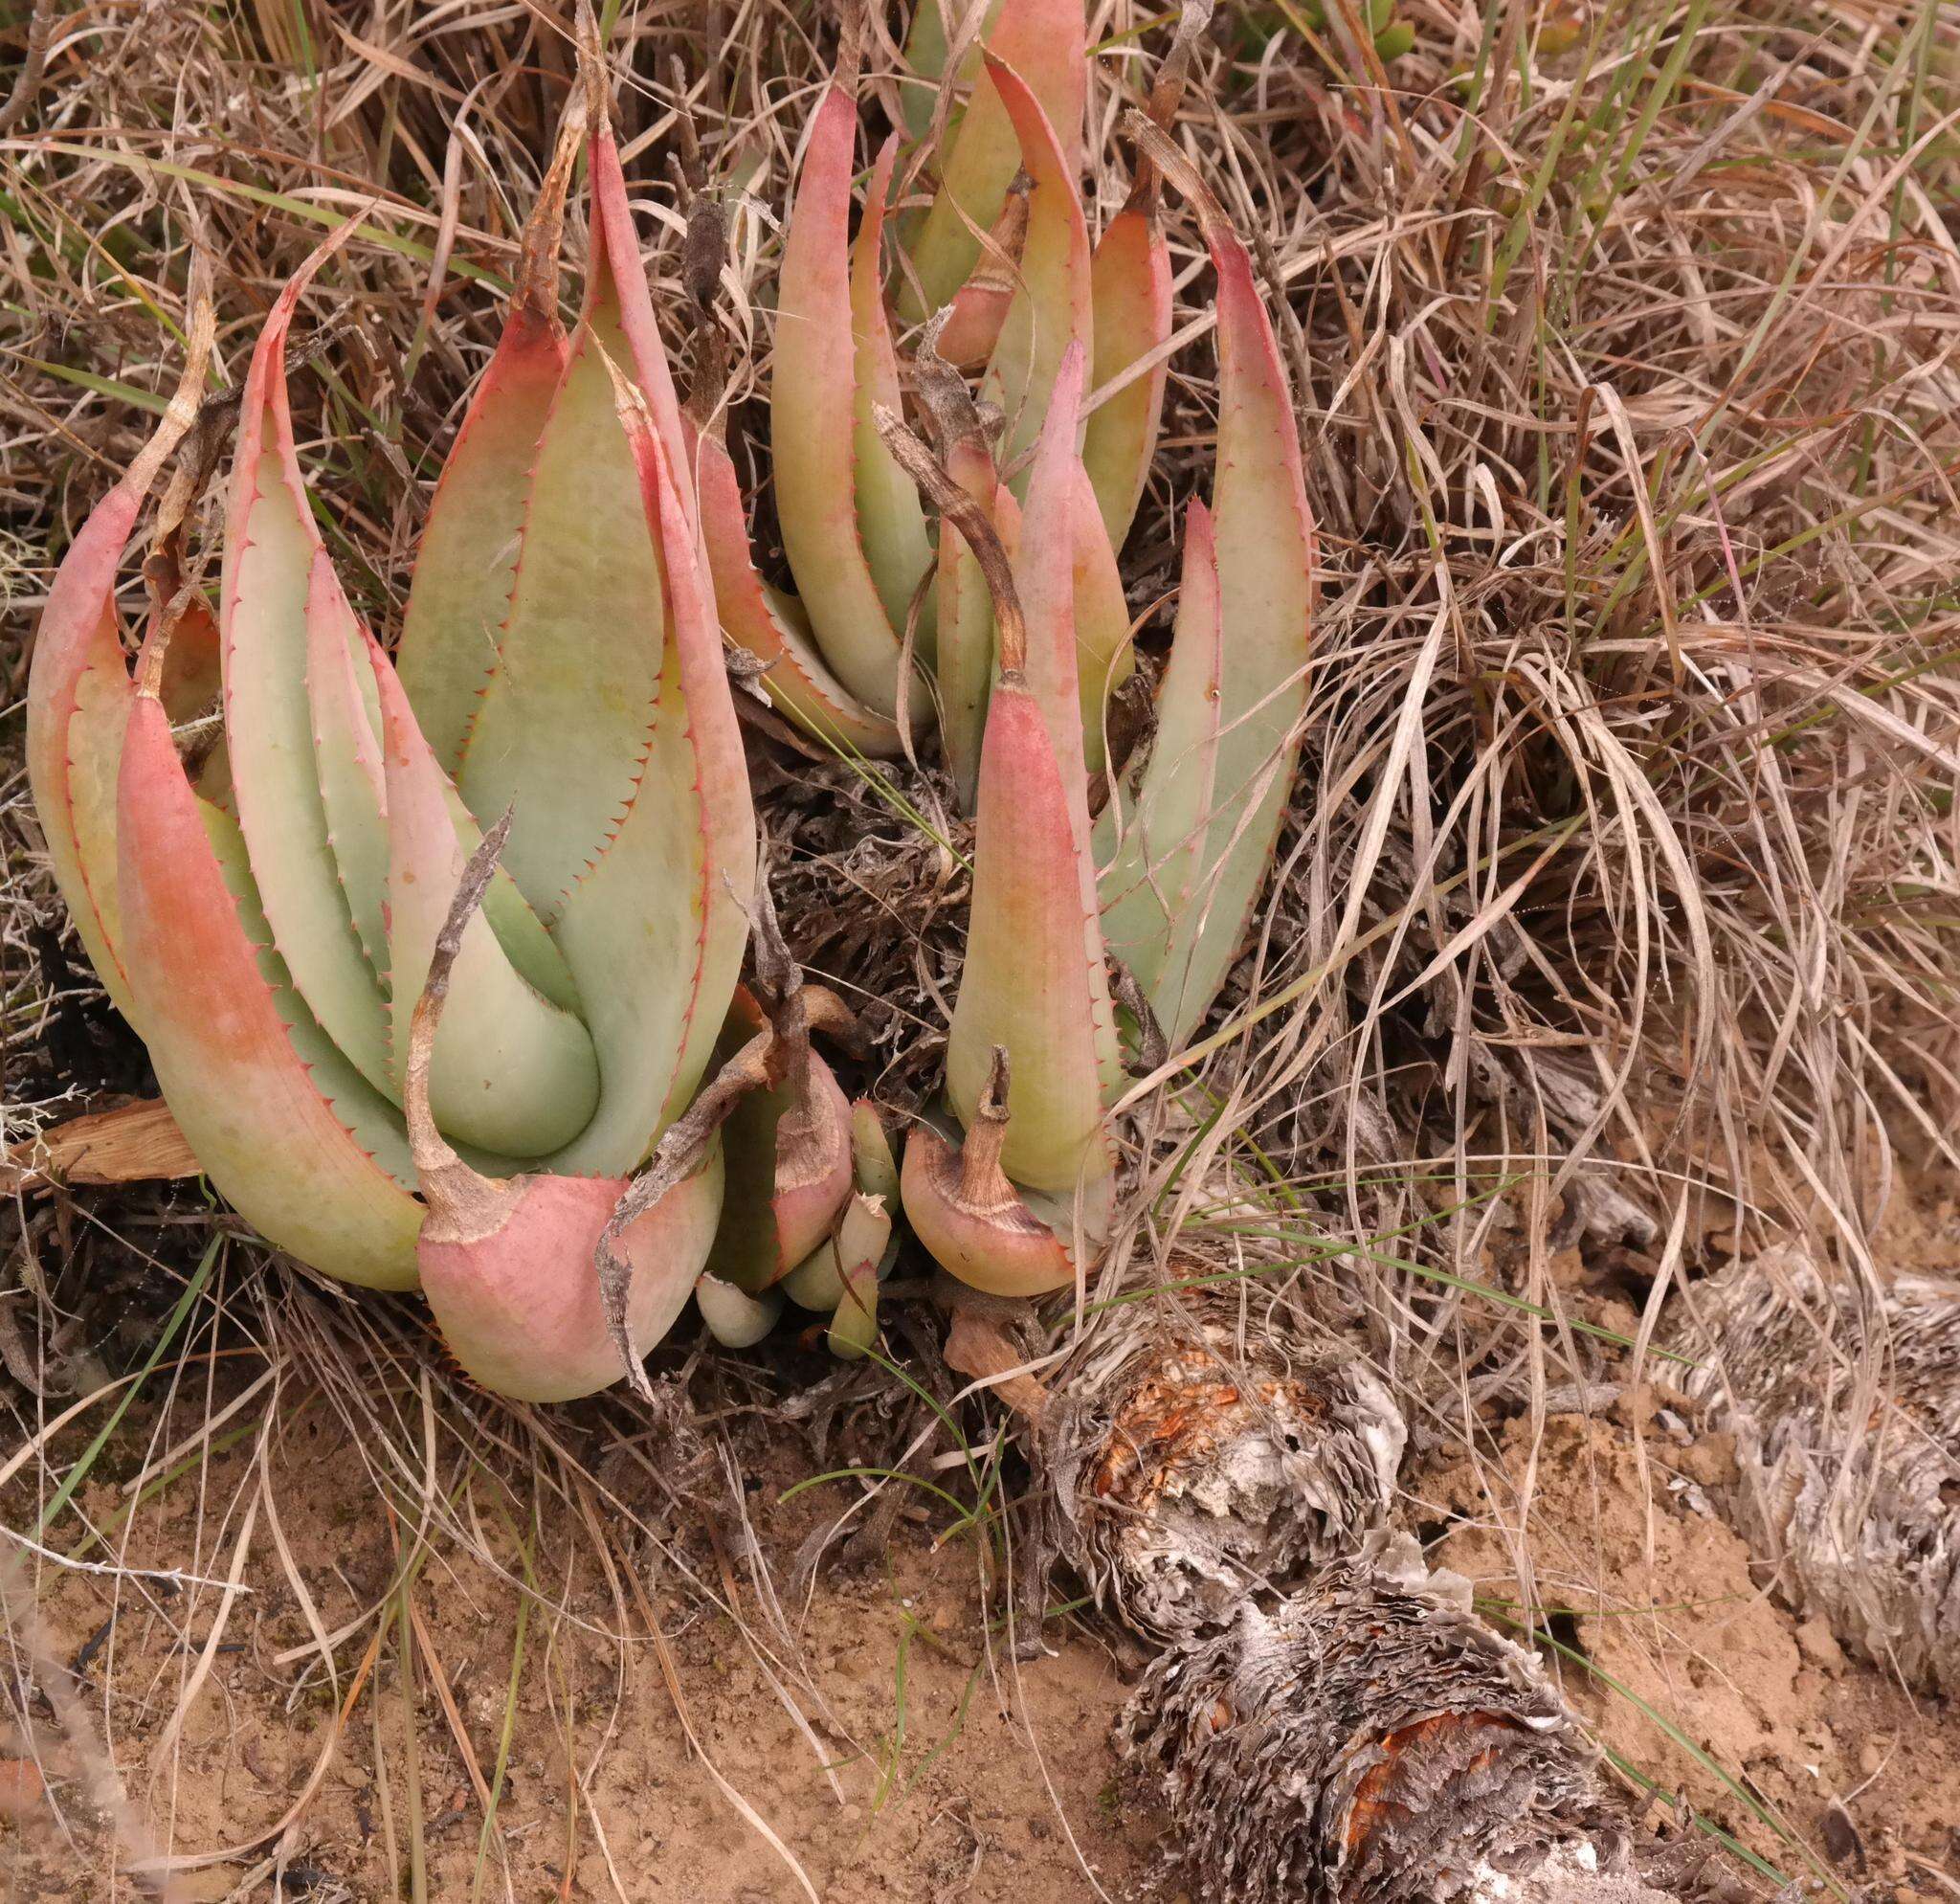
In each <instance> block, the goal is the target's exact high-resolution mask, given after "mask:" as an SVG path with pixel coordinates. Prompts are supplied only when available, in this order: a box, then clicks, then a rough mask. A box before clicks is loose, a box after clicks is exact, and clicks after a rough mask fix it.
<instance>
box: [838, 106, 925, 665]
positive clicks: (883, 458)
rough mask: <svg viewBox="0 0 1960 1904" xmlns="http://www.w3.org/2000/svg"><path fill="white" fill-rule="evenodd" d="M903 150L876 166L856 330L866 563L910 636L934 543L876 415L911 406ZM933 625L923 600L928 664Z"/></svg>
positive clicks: (921, 649)
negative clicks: (899, 312) (896, 310)
mask: <svg viewBox="0 0 1960 1904" xmlns="http://www.w3.org/2000/svg"><path fill="white" fill-rule="evenodd" d="M898 146H899V142H898V135H897V134H896V133H894V134H893V136H892V137H891V138H889V139H887V140H886V141H885V143H884V147H883V149H882V150H881V151H880V153H879V155H878V162H877V164H876V165H874V166H873V167H872V168H871V185H870V189H869V190H868V191H867V193H866V195H865V200H864V215H863V217H862V218H861V219H860V220H859V222H858V226H857V238H856V239H855V241H854V242H853V244H852V247H851V328H852V333H853V335H854V337H855V338H856V342H857V355H856V360H855V365H854V374H855V378H856V388H855V390H854V392H853V394H852V417H853V434H852V449H853V453H854V455H855V457H856V459H857V491H856V500H857V533H858V537H859V539H860V541H861V542H862V544H863V548H864V561H865V565H866V567H867V568H869V569H870V571H871V579H872V583H873V585H874V586H875V587H876V588H877V590H878V598H879V600H880V602H882V603H883V604H884V613H885V619H886V621H887V622H888V623H889V624H890V626H891V627H892V629H893V630H894V631H895V632H897V633H898V634H899V635H901V636H902V635H903V634H904V632H905V627H906V624H907V622H908V620H909V619H910V618H911V615H912V604H913V597H914V596H915V595H917V594H919V584H920V582H921V580H922V579H923V578H924V574H925V571H927V570H928V569H930V568H931V567H932V543H931V540H930V538H929V537H928V536H927V535H926V533H925V509H924V504H922V503H921V502H920V500H919V489H918V485H917V484H915V483H914V482H913V481H912V479H911V478H910V477H909V476H907V475H906V474H905V472H904V471H903V470H902V469H901V468H900V467H899V465H898V464H897V463H896V462H894V461H893V460H892V453H891V452H890V451H889V450H888V449H886V448H885V446H884V440H883V438H882V437H880V436H879V434H878V424H877V422H876V420H875V419H874V416H873V414H872V413H873V408H874V406H875V405H877V404H883V405H884V407H885V408H886V409H887V410H891V411H901V410H902V407H903V401H904V399H903V396H902V392H901V391H900V389H899V359H898V353H897V351H896V350H894V349H893V347H892V333H891V325H890V324H889V323H888V322H887V321H886V318H885V311H884V279H883V275H882V265H883V258H882V256H881V246H882V239H883V235H884V207H885V199H886V197H887V195H888V194H889V192H890V190H891V183H892V160H893V157H894V155H895V154H896V153H897V151H898ZM933 619H934V616H933V604H932V596H931V594H929V593H927V594H925V595H924V597H923V598H922V599H921V600H920V602H919V606H918V626H917V630H916V634H915V638H914V646H915V648H916V649H917V652H918V654H919V656H920V658H921V659H922V660H924V661H931V659H932V636H933Z"/></svg>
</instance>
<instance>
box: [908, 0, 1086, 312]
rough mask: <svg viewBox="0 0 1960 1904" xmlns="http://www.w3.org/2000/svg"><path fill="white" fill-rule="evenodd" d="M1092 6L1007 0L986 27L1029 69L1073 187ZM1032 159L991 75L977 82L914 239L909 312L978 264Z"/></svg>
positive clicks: (999, 49)
mask: <svg viewBox="0 0 1960 1904" xmlns="http://www.w3.org/2000/svg"><path fill="white" fill-rule="evenodd" d="M928 4H929V0H928ZM1084 13H1085V10H1084V8H1083V6H1082V0H1005V4H1004V5H1003V6H1002V7H1001V9H1000V12H999V16H998V18H997V19H996V20H995V22H994V24H993V27H992V28H991V31H990V32H989V34H988V35H987V46H988V49H989V51H990V52H991V54H992V55H993V56H995V57H996V58H998V59H1001V60H1004V61H1006V62H1007V64H1008V65H1010V66H1012V67H1013V69H1014V71H1015V72H1017V73H1019V74H1021V75H1022V76H1023V77H1024V78H1026V80H1027V82H1028V87H1029V89H1030V90H1031V91H1032V94H1033V97H1034V98H1035V99H1036V101H1039V103H1040V109H1041V111H1042V113H1043V114H1044V115H1045V117H1046V118H1047V120H1048V122H1049V123H1050V124H1051V125H1052V126H1053V127H1054V130H1055V133H1056V136H1057V138H1058V156H1059V165H1060V169H1061V172H1062V175H1063V176H1064V177H1065V178H1066V179H1067V180H1068V185H1069V190H1070V191H1071V192H1073V191H1074V190H1076V185H1077V181H1079V180H1080V177H1081V173H1082V123H1083V117H1084V113H1085V110H1086V105H1087V99H1088V75H1089V59H1088V38H1087V22H1086V19H1085V17H1084ZM942 57H944V54H943V53H942ZM1025 164H1026V157H1025V150H1024V142H1023V141H1021V140H1020V139H1018V138H1017V137H1016V133H1015V128H1014V126H1013V123H1012V122H1011V120H1010V117H1009V114H1008V112H1007V111H1006V110H1005V109H1004V108H1003V105H1002V102H1001V98H1000V95H999V94H998V93H997V92H995V91H994V90H992V89H991V88H989V87H988V86H986V85H978V86H976V87H975V88H974V91H973V97H972V99H971V101H969V104H968V106H967V110H966V113H965V115H964V116H963V117H962V118H961V120H960V125H959V130H958V132H957V133H956V134H955V135H954V137H953V142H952V149H951V151H950V153H949V154H948V155H947V160H946V163H945V165H944V166H943V168H941V174H940V186H939V190H938V192H937V194H936V195H935V196H934V198H933V201H932V208H931V210H930V211H929V212H927V213H926V214H925V219H924V224H923V225H922V226H921V228H920V230H919V233H918V235H917V237H916V238H915V240H914V241H913V244H912V248H911V250H912V264H913V269H914V270H915V272H916V273H917V275H918V280H919V287H918V290H917V292H913V291H912V290H911V288H910V287H909V286H908V287H907V294H906V299H905V301H904V302H902V304H901V310H902V314H903V315H904V317H905V318H906V320H907V322H917V321H919V320H921V319H923V318H924V317H927V316H929V315H930V314H931V313H932V312H933V311H935V310H937V309H938V308H939V307H940V305H942V304H945V303H948V302H951V301H952V298H953V296H954V294H955V293H956V292H957V291H958V290H959V288H960V287H961V285H963V284H964V283H965V282H966V281H967V280H968V278H969V276H970V275H971V274H972V270H973V266H974V262H975V260H976V259H977V258H979V256H980V240H979V238H978V236H977V235H976V234H977V233H979V232H984V231H987V230H988V229H989V228H990V227H991V225H992V224H993V221H994V220H995V219H996V218H997V217H998V216H999V215H1000V209H1001V206H1002V203H1003V202H1004V201H1005V199H1006V197H1007V191H1008V187H1009V186H1010V185H1011V184H1012V183H1013V176H1014V173H1015V172H1016V171H1017V170H1018V169H1019V168H1021V167H1022V166H1023V165H1025ZM1029 169H1030V170H1031V171H1032V170H1033V168H1032V167H1031V168H1029Z"/></svg>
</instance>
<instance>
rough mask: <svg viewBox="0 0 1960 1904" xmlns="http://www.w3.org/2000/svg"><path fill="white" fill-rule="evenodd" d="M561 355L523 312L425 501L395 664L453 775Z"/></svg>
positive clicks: (547, 315)
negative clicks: (426, 514)
mask: <svg viewBox="0 0 1960 1904" xmlns="http://www.w3.org/2000/svg"><path fill="white" fill-rule="evenodd" d="M565 357H566V347H565V332H564V329H563V327H562V326H561V325H559V323H558V318H557V313H556V312H555V311H551V310H548V309H546V310H538V309H534V308H532V307H531V306H530V305H528V304H526V303H523V302H520V303H518V304H515V305H514V306H513V307H512V309H511V313H510V316H509V317H508V319H506V320H505V323H504V326H503V335H502V337H501V339H500V340H499V342H498V346H497V349H496V352H495V354H494V355H493V356H492V357H491V359H490V367H489V369H488V370H485V371H484V373H483V381H482V382H481V383H480V384H479V385H478V387H477V393H476V395H475V396H474V397H472V398H471V400H470V408H469V411H468V414H466V415H465V416H464V418H463V423H462V428H461V430H460V431H459V432H458V433H457V439H456V446H455V448H453V449H452V450H451V451H450V453H449V460H448V461H447V462H446V463H444V465H443V468H442V476H441V480H440V481H439V482H437V483H436V485H435V495H434V500H433V501H432V502H431V503H430V504H429V520H428V523H427V524H426V525H425V526H424V527H423V530H422V543H421V547H420V549H417V551H416V555H415V572H414V578H413V580H412V583H411V584H410V587H409V605H408V608H407V610H406V612H405V613H404V615H403V616H402V637H401V643H400V646H399V647H398V648H397V650H396V652H395V665H396V667H397V668H398V669H399V670H400V672H401V678H402V685H403V686H404V687H405V688H406V689H407V690H408V695H409V702H410V705H411V706H412V707H413V708H414V710H415V719H416V721H417V723H418V724H419V725H420V727H421V729H422V732H423V735H424V736H425V737H426V738H427V740H428V742H429V745H430V746H431V747H432V748H433V749H434V750H435V757H436V759H437V760H438V761H439V762H440V763H441V764H442V767H443V769H444V771H445V772H448V773H455V772H456V770H457V766H458V765H459V764H460V762H461V760H462V755H463V744H464V742H465V741H466V740H467V739H468V737H469V731H470V724H471V722H472V721H473V720H474V719H475V717H476V711H477V700H478V697H479V695H480V694H481V693H482V691H483V688H484V686H485V685H486V684H487V683H488V682H489V679H490V676H491V673H492V671H493V670H494V669H495V667H496V665H497V650H498V644H499V642H500V640H501V636H502V632H503V623H504V617H505V616H507V615H508V614H509V613H510V592H511V585H512V583H513V582H514V581H515V580H516V577H517V558H518V546H519V542H520V539H521V537H522V534H523V522H524V504H525V502H526V500H527V499H528V497H529V495H530V487H531V469H532V466H533V464H534V462H535V460H536V458H537V453H538V438H539V437H540V436H541V435H542V434H543V432H544V428H545V419H546V416H547V415H548V414H550V409H551V401H552V398H553V397H554V396H555V395H556V393H557V391H558V385H559V381H560V379H561V378H562V377H563V376H564V374H565Z"/></svg>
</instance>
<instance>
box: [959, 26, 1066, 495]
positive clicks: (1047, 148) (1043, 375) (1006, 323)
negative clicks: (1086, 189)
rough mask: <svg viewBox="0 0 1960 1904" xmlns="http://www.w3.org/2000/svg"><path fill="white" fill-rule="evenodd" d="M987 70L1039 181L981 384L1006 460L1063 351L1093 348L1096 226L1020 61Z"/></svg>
mask: <svg viewBox="0 0 1960 1904" xmlns="http://www.w3.org/2000/svg"><path fill="white" fill-rule="evenodd" d="M987 76H988V78H989V80H990V81H991V86H992V89H993V93H994V95H995V96H997V97H998V99H999V101H1000V102H1001V104H1002V106H1003V107H1004V109H1005V110H1006V113H1007V115H1008V119H1009V122H1010V123H1011V124H1012V126H1013V132H1014V136H1015V138H1016V139H1017V140H1018V141H1019V142H1020V153H1021V165H1022V167H1023V168H1024V169H1025V170H1026V171H1027V174H1028V177H1029V178H1030V179H1031V180H1032V181H1033V190H1032V191H1031V193H1030V197H1029V202H1028V231H1027V236H1026V238H1025V239H1024V240H1023V242H1022V245H1021V268H1020V281H1019V284H1018V286H1017V288H1016V289H1015V292H1014V295H1013V301H1012V302H1010V303H1009V305H1008V310H1007V316H1006V318H1005V319H1004V320H1003V321H1002V324H1001V326H1000V341H999V343H998V344H997V345H995V347H994V350H993V358H992V361H991V363H990V364H989V365H988V367H987V375H986V377H985V378H984V379H983V380H982V383H981V391H982V393H983V395H985V396H987V397H989V398H991V400H992V401H993V402H995V403H997V404H998V405H999V406H1000V408H1001V410H1002V412H1003V413H1004V414H1005V415H1006V416H1007V419H1008V428H1007V435H1006V437H1005V438H1004V439H1003V440H1002V444H1001V452H1000V454H1001V459H1002V461H1003V462H1012V461H1013V460H1014V459H1016V458H1017V457H1019V456H1020V454H1021V453H1022V452H1023V451H1024V450H1026V449H1027V448H1028V447H1029V446H1030V445H1031V444H1033V442H1034V441H1035V439H1036V437H1038V436H1039V435H1040V433H1041V424H1042V418H1043V416H1044V415H1045V414H1046V413H1047V407H1048V401H1049V395H1048V393H1049V391H1050V389H1051V388H1052V387H1053V385H1054V383H1055V374H1056V370H1057V369H1058V367H1059V365H1060V363H1061V359H1062V354H1063V352H1064V351H1066V350H1067V348H1068V347H1069V346H1070V345H1071V344H1074V343H1080V344H1081V345H1082V346H1083V347H1085V348H1086V347H1087V346H1088V343H1089V340H1090V339H1091V338H1092V336H1093V335H1094V325H1095V318H1094V311H1093V304H1092V302H1091V292H1090V258H1089V228H1088V226H1087V224H1086V223H1084V221H1083V218H1082V201H1081V198H1080V194H1079V193H1078V191H1077V189H1076V179H1077V176H1078V175H1079V172H1080V165H1072V164H1071V163H1070V161H1069V159H1068V156H1067V154H1066V153H1065V151H1064V150H1063V147H1062V146H1061V143H1060V141H1059V139H1058V136H1057V128H1056V127H1055V125H1053V124H1052V123H1050V121H1049V118H1048V116H1047V114H1046V113H1045V112H1043V110H1042V108H1041V102H1040V101H1039V99H1038V98H1037V97H1036V94H1035V93H1034V92H1033V91H1032V90H1031V88H1030V87H1029V86H1028V85H1027V83H1026V82H1025V81H1024V80H1023V79H1022V78H1021V76H1020V75H1019V74H1018V73H1016V72H1015V71H1014V69H1013V67H1011V66H1009V65H1008V64H1007V63H1006V62H1005V61H1004V60H1002V59H1001V58H999V57H998V56H995V55H993V54H991V53H990V54H989V55H988V58H987ZM969 117H970V115H969ZM1015 493H1016V494H1017V495H1022V496H1025V494H1026V484H1025V482H1018V483H1017V484H1016V485H1015Z"/></svg>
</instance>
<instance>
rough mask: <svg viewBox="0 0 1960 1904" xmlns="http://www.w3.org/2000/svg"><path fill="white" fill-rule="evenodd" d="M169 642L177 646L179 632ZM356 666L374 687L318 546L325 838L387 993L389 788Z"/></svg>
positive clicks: (313, 681) (316, 681) (309, 647)
mask: <svg viewBox="0 0 1960 1904" xmlns="http://www.w3.org/2000/svg"><path fill="white" fill-rule="evenodd" d="M170 645H171V647H172V649H174V648H175V647H176V640H175V638H172V640H171V643H170ZM384 665H385V664H384ZM357 670H362V671H366V672H367V688H368V690H369V692H370V693H371V692H373V691H374V676H373V672H372V668H371V665H370V663H369V661H368V659H367V637H366V635H365V634H364V633H363V631H362V630H361V628H360V627H359V626H358V625H357V624H356V622H355V620H354V616H353V612H352V610H351V609H350V608H349V607H348V605H347V599H346V597H345V595H344V594H342V593H341V591H340V590H339V589H338V588H337V587H336V586H335V585H334V577H333V569H332V565H331V564H330V563H329V562H328V560H327V556H326V551H325V550H324V549H319V550H316V551H315V553H314V557H313V579H312V582H311V583H310V584H309V589H308V594H307V600H306V699H307V704H308V706H310V707H311V708H312V710H313V754H314V767H315V771H316V773H318V774H319V777H320V798H321V804H322V806H323V808H324V810H325V814H326V843H327V844H328V845H329V846H330V847H331V848H332V849H333V857H334V863H335V864H336V865H337V866H338V867H339V868H340V875H341V886H342V889H343V890H344V891H345V893H346V895H347V908H348V910H349V911H350V912H351V913H352V914H353V919H354V930H355V932H356V933H358V934H359V936H360V940H361V950H362V951H363V952H366V953H367V963H368V964H369V965H370V966H371V967H372V968H373V970H374V974H375V979H376V982H377V984H378V985H379V986H380V988H381V990H382V992H383V993H384V994H386V992H387V990H388V974H389V964H388V924H387V911H388V789H387V785H386V781H385V779H384V775H383V772H382V765H381V741H380V738H379V736H378V735H377V734H376V732H375V729H374V727H373V725H372V723H371V722H370V720H369V718H368V713H367V701H366V699H365V697H364V696H363V694H362V692H361V687H362V683H361V681H360V677H359V673H357Z"/></svg>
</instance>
